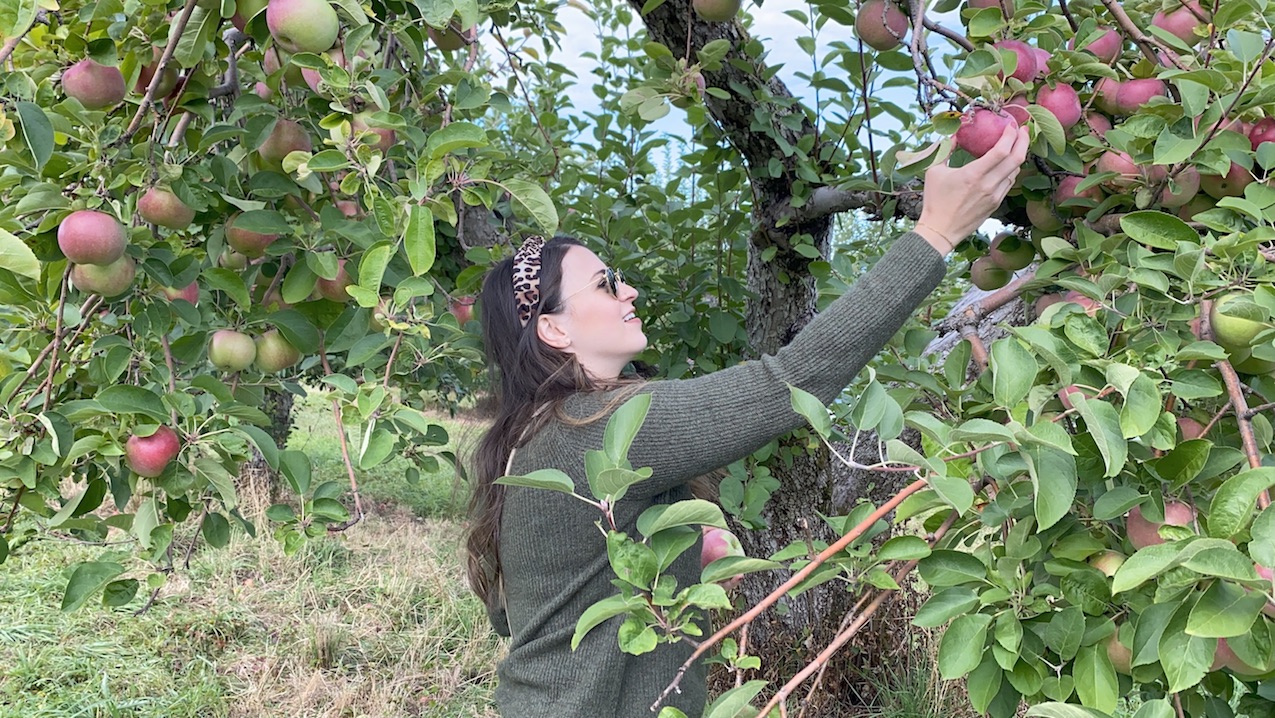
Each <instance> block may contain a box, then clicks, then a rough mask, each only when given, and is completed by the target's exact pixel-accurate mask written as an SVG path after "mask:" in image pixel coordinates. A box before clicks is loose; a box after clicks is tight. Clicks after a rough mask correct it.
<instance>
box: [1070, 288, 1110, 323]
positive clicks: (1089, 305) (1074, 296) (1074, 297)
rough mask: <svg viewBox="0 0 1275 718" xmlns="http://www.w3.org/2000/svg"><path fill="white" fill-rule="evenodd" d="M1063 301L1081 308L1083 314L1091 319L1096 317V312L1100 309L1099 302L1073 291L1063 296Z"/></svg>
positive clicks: (1100, 304)
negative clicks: (1083, 311)
mask: <svg viewBox="0 0 1275 718" xmlns="http://www.w3.org/2000/svg"><path fill="white" fill-rule="evenodd" d="M1063 301H1064V302H1071V303H1072V304H1079V305H1080V306H1081V308H1082V309H1084V310H1085V314H1088V315H1089V316H1091V317H1093V316H1097V315H1098V311H1099V310H1100V309H1102V303H1101V302H1099V301H1097V300H1096V299H1093V298H1092V297H1087V296H1085V295H1083V294H1081V293H1080V292H1077V291H1076V290H1074V289H1072V290H1070V291H1068V292H1066V293H1065V294H1063Z"/></svg>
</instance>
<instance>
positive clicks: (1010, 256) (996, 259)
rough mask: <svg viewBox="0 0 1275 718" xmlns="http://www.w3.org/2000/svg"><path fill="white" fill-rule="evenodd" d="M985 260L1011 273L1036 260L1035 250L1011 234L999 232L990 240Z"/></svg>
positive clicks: (1029, 244) (1028, 243)
mask: <svg viewBox="0 0 1275 718" xmlns="http://www.w3.org/2000/svg"><path fill="white" fill-rule="evenodd" d="M987 258H988V259H990V260H991V261H992V264H995V265H996V266H998V267H1000V268H1001V269H1007V270H1009V271H1011V272H1015V271H1018V270H1020V269H1022V268H1024V267H1026V266H1027V265H1029V264H1031V263H1032V261H1033V260H1035V259H1036V250H1035V248H1034V247H1032V245H1031V243H1030V242H1025V241H1023V239H1022V238H1021V237H1019V236H1018V235H1017V234H1014V233H1013V232H1001V233H1000V234H998V235H996V236H995V237H994V238H993V239H992V247H991V250H990V251H989V252H988V253H987Z"/></svg>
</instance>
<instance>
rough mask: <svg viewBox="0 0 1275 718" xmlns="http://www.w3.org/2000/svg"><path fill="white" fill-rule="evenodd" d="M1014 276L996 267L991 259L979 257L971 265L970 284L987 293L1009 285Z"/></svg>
mask: <svg viewBox="0 0 1275 718" xmlns="http://www.w3.org/2000/svg"><path fill="white" fill-rule="evenodd" d="M1013 276H1014V273H1013V272H1010V271H1009V270H1007V269H1005V268H1003V267H998V266H996V264H994V263H993V262H992V258H991V257H979V258H978V259H976V260H974V262H973V263H972V264H970V282H971V283H972V284H973V285H974V286H976V287H978V288H979V289H982V290H983V291H985V292H990V291H992V290H995V289H1000V288H1001V287H1003V286H1005V285H1006V284H1009V280H1010V279H1011V278H1012V277H1013Z"/></svg>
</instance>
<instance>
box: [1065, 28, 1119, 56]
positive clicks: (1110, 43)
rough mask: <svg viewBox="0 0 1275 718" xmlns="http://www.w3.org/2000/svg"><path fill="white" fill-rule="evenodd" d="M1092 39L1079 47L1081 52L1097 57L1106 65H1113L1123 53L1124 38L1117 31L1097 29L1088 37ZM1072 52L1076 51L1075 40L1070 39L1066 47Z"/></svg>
mask: <svg viewBox="0 0 1275 718" xmlns="http://www.w3.org/2000/svg"><path fill="white" fill-rule="evenodd" d="M1089 37H1091V38H1093V39H1092V40H1090V41H1089V42H1088V43H1086V44H1085V45H1084V47H1081V48H1080V49H1081V50H1088V51H1089V52H1092V53H1093V54H1094V55H1097V56H1098V59H1099V60H1102V61H1103V62H1105V63H1107V64H1109V65H1110V64H1113V63H1115V61H1116V60H1117V59H1118V58H1119V57H1120V54H1121V53H1122V52H1123V51H1124V36H1123V35H1121V34H1120V33H1119V32H1118V31H1116V30H1113V29H1112V28H1109V27H1099V28H1097V32H1096V33H1094V34H1091V35H1089ZM1067 46H1068V47H1069V48H1071V49H1072V50H1075V49H1076V38H1074V37H1073V38H1072V39H1071V42H1069V43H1068V45H1067Z"/></svg>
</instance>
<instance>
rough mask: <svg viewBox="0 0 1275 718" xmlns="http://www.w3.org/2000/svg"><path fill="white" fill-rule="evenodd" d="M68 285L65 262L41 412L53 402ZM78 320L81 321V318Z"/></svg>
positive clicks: (69, 276)
mask: <svg viewBox="0 0 1275 718" xmlns="http://www.w3.org/2000/svg"><path fill="white" fill-rule="evenodd" d="M70 283H71V263H70V262H67V264H66V270H65V271H63V272H62V294H61V296H59V297H58V320H57V324H56V325H55V328H54V329H53V356H52V357H50V358H49V375H48V376H47V377H45V379H44V381H45V383H46V384H48V385H49V386H48V388H47V389H46V390H45V393H44V409H43V411H48V410H49V404H50V403H52V401H53V374H54V373H55V372H57V370H58V348H59V347H61V346H62V317H63V315H64V314H66V290H67V285H69V284H70ZM80 319H81V321H82V320H83V317H81V318H80Z"/></svg>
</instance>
